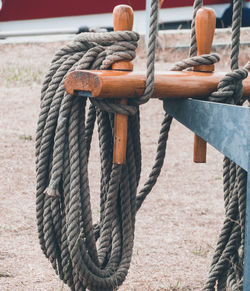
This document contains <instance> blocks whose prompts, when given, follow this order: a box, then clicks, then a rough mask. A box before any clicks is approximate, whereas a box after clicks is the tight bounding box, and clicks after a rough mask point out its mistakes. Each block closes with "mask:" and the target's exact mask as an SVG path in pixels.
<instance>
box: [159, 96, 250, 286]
mask: <svg viewBox="0 0 250 291" xmlns="http://www.w3.org/2000/svg"><path fill="white" fill-rule="evenodd" d="M164 109H165V110H166V111H167V112H168V113H170V114H171V115H173V116H174V118H176V119H177V120H178V121H179V122H181V123H182V124H184V125H185V126H187V127H188V128H189V129H191V130H192V131H194V132H195V133H197V134H198V135H200V136H201V137H202V138H203V139H204V140H206V141H207V142H208V143H210V144H211V145H212V146H214V147H215V148H216V149H218V150H219V151H220V152H221V153H223V154H224V155H226V156H227V157H229V158H230V159H231V160H233V161H234V162H235V163H237V164H238V165H239V166H241V167H242V168H244V169H245V170H246V171H247V172H248V174H247V198H246V200H247V201H246V222H245V227H246V231H245V247H244V282H243V290H244V291H250V217H249V215H250V108H249V107H241V106H233V105H227V104H219V103H212V102H207V101H200V100H193V99H187V100H170V99H168V100H166V101H165V104H164Z"/></svg>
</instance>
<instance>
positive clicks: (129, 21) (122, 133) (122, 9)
mask: <svg viewBox="0 0 250 291" xmlns="http://www.w3.org/2000/svg"><path fill="white" fill-rule="evenodd" d="M133 21H134V13H133V10H132V8H131V7H130V6H128V5H118V6H116V7H115V8H114V10H113V22H114V31H121V30H132V27H133ZM112 69H113V70H119V71H132V70H133V64H132V63H131V62H128V61H120V62H117V63H115V64H113V65H112ZM120 103H121V104H127V103H128V102H127V99H122V100H121V102H120ZM127 128H128V117H127V115H124V114H118V113H116V114H115V123H114V152H113V163H114V164H125V162H126V147H127Z"/></svg>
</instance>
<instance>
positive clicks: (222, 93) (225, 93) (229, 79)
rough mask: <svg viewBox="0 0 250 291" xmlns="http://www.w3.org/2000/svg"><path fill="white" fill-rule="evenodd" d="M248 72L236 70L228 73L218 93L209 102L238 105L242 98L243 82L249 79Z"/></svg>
mask: <svg viewBox="0 0 250 291" xmlns="http://www.w3.org/2000/svg"><path fill="white" fill-rule="evenodd" d="M247 76H248V71H247V69H245V68H242V69H237V70H234V71H233V72H230V73H227V74H226V75H225V77H223V78H222V79H221V81H220V82H219V85H218V87H217V91H216V92H213V93H212V94H211V95H210V96H209V98H208V100H209V101H213V102H222V103H228V104H238V103H239V102H240V100H241V97H242V90H243V86H242V80H244V79H245V78H247Z"/></svg>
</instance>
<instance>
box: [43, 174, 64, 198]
mask: <svg viewBox="0 0 250 291" xmlns="http://www.w3.org/2000/svg"><path fill="white" fill-rule="evenodd" d="M59 182H60V178H57V179H55V180H51V181H50V183H49V186H48V187H47V188H46V189H45V191H44V194H45V195H48V196H50V197H59V196H60V192H59Z"/></svg>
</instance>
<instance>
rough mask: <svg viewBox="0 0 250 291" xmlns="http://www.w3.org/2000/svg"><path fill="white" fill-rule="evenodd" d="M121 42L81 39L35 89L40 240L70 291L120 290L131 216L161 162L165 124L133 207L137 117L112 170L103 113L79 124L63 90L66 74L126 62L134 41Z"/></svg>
mask: <svg viewBox="0 0 250 291" xmlns="http://www.w3.org/2000/svg"><path fill="white" fill-rule="evenodd" d="M128 35H129V37H128ZM128 35H127V33H126V32H125V33H122V34H121V33H118V34H116V33H112V36H110V35H108V36H106V35H104V34H101V38H102V39H101V40H99V38H98V36H97V35H92V34H86V35H80V36H79V37H77V39H76V41H75V42H73V43H71V44H69V45H67V46H65V47H63V48H62V49H61V50H60V51H59V52H58V53H57V54H56V55H55V57H54V60H53V63H52V66H51V68H50V70H49V73H48V74H47V76H46V78H45V81H44V85H43V88H42V95H41V113H40V117H39V122H38V129H37V140H36V156H37V220H38V232H39V239H40V244H41V247H42V250H43V252H44V254H45V255H46V257H47V258H48V259H49V260H50V261H51V263H52V266H53V268H54V269H55V270H56V272H57V273H58V275H59V277H60V278H61V279H62V280H63V281H64V282H65V283H67V284H68V285H69V286H70V287H71V289H72V290H85V289H86V288H89V289H91V290H112V289H113V288H116V287H117V286H119V285H120V284H121V283H122V282H123V280H124V279H125V277H126V274H127V270H128V268H129V264H130V260H131V256H132V247H133V236H134V223H135V214H136V211H137V209H138V208H139V207H140V204H141V202H142V200H144V199H145V197H146V195H147V194H148V193H149V189H152V187H153V185H154V184H155V182H156V179H157V177H158V175H159V174H160V169H161V166H162V163H163V159H164V156H165V148H166V140H167V136H168V130H169V126H170V123H171V120H172V119H171V118H166V119H165V120H164V122H163V131H162V132H161V134H160V139H159V146H158V154H157V157H156V161H155V165H154V168H153V173H151V175H150V179H149V181H148V182H147V183H146V186H145V187H144V189H145V188H146V189H147V193H146V192H145V190H144V191H142V192H143V193H144V194H143V199H142V196H141V195H139V196H138V197H140V198H139V199H137V200H136V196H135V193H136V188H137V186H138V183H139V177H140V167H141V160H140V157H141V154H140V138H139V128H140V126H139V115H138V114H139V112H138V113H137V114H136V115H135V117H132V116H131V118H130V119H129V123H131V124H130V127H129V130H128V145H127V148H128V150H127V152H128V157H127V164H126V165H125V166H123V167H122V166H119V165H112V162H111V161H112V153H111V151H110V149H111V148H112V144H113V137H112V132H113V115H112V114H111V115H110V113H108V112H110V110H107V112H104V111H100V109H98V108H101V109H102V105H101V106H100V105H99V104H94V105H95V107H94V106H93V105H91V106H90V108H89V111H88V118H87V120H86V121H85V110H84V109H85V106H86V102H85V100H84V99H82V98H81V97H80V98H76V97H72V96H69V95H67V94H65V93H64V90H63V83H64V78H65V75H66V73H68V72H70V71H72V70H74V69H89V68H91V69H94V68H102V69H107V68H108V67H109V66H111V65H112V63H114V62H116V61H118V60H131V59H132V58H133V57H134V54H133V49H134V48H135V47H136V46H135V45H133V44H132V45H131V44H130V43H128V44H126V46H127V47H128V50H129V49H130V50H131V51H132V53H127V50H125V49H124V45H125V43H126V42H127V41H128V40H130V41H131V38H132V41H134V39H137V35H136V34H133V33H129V34H128ZM113 40H115V43H114V42H113ZM124 40H126V42H125V43H124ZM89 41H95V42H94V43H92V42H89ZM102 42H103V43H102ZM110 42H111V44H110ZM131 46H132V47H133V48H131ZM112 55H113V56H114V57H113V58H112ZM101 103H102V102H101ZM96 105H97V107H96ZM109 106H110V105H109ZM127 111H128V110H127ZM118 112H119V111H118ZM122 113H124V112H123V111H122ZM135 113H136V112H133V113H132V114H135ZM126 114H130V113H129V112H128V113H126ZM96 115H97V123H98V132H99V141H100V149H101V150H100V159H101V170H102V171H101V172H102V178H101V193H100V202H101V205H100V207H101V211H100V222H99V223H98V224H96V225H94V226H93V223H92V218H91V211H90V193H89V189H88V176H87V163H88V157H89V150H90V143H91V136H92V133H93V127H94V122H95V119H96V118H95V116H96ZM145 193H146V194H145ZM136 201H140V202H136ZM99 236H100V239H99V240H100V242H99V247H98V250H97V247H96V245H95V240H96V239H97V238H98V237H99Z"/></svg>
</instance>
